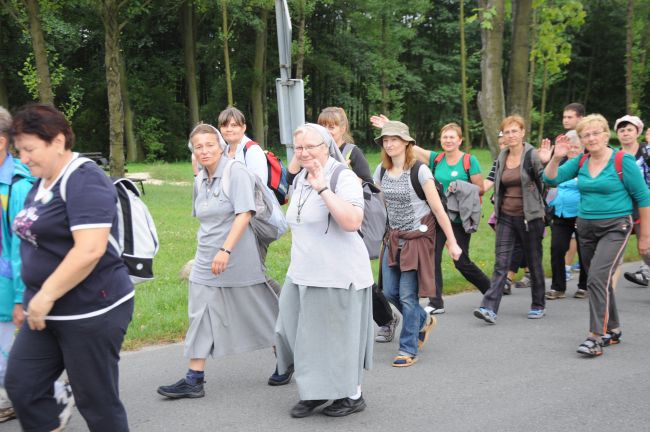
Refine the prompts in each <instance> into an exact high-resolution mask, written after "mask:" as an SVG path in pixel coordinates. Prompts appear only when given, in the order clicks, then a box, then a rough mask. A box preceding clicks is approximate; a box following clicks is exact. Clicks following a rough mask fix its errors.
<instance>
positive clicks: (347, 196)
mask: <svg viewBox="0 0 650 432" xmlns="http://www.w3.org/2000/svg"><path fill="white" fill-rule="evenodd" d="M293 136H294V146H295V147H294V150H295V159H296V161H297V162H298V163H299V164H300V166H301V167H302V168H303V170H302V171H301V172H300V173H299V174H298V176H297V178H296V180H295V182H294V191H293V194H292V196H291V201H290V202H289V208H288V209H287V222H288V223H289V226H290V228H291V235H292V242H291V263H290V264H289V269H288V270H287V276H286V279H285V281H284V286H283V287H282V292H281V294H280V313H279V316H278V321H277V324H276V337H275V340H276V344H275V345H276V350H277V356H278V372H279V373H280V374H284V373H286V371H287V370H289V368H290V367H291V365H294V368H295V377H296V385H297V386H298V393H299V395H300V401H299V402H298V403H297V404H296V405H295V406H294V407H293V408H292V409H291V416H292V417H306V416H308V415H311V414H312V413H313V411H314V410H315V409H316V408H317V407H318V406H320V405H323V404H324V403H326V402H327V401H328V400H332V399H333V400H334V402H333V403H332V404H331V405H329V406H327V407H326V408H325V409H324V410H323V414H325V415H328V416H332V417H342V416H346V415H349V414H352V413H355V412H359V411H362V410H363V409H364V408H365V407H366V404H365V401H364V399H363V397H362V395H361V382H362V379H363V369H364V368H366V369H367V368H369V367H370V365H371V361H372V344H373V332H374V327H373V324H372V289H371V287H372V284H373V282H374V281H373V275H372V270H371V268H370V260H369V259H368V251H367V249H366V246H365V245H364V243H363V240H362V239H361V237H360V236H359V234H358V233H357V230H358V229H359V228H360V227H361V222H362V220H363V206H364V201H363V190H362V188H361V183H360V182H359V180H358V178H357V176H356V175H355V174H354V173H353V172H352V170H349V169H345V168H346V165H345V160H344V158H343V156H342V155H341V153H340V152H339V149H338V147H337V145H336V143H335V141H334V139H333V138H332V136H331V135H330V133H329V132H328V131H327V129H325V128H324V127H322V126H320V125H317V124H313V123H307V124H305V125H304V126H301V127H299V128H298V129H296V131H295V132H294V134H293ZM335 172H337V173H338V180H337V181H336V183H335V184H336V185H335V186H334V184H331V183H330V179H331V177H332V175H333V174H334V173H335Z"/></svg>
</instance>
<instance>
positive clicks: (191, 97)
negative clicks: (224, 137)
mask: <svg viewBox="0 0 650 432" xmlns="http://www.w3.org/2000/svg"><path fill="white" fill-rule="evenodd" d="M181 9H182V14H181V15H182V19H183V23H182V25H181V28H182V33H183V35H182V37H183V54H184V55H183V59H184V60H185V88H186V91H187V104H188V111H189V114H190V115H189V121H190V128H192V127H194V125H196V124H197V123H198V122H199V95H198V92H197V85H196V41H195V36H194V34H195V32H194V3H193V2H192V0H185V1H184V2H183V4H182V6H181Z"/></svg>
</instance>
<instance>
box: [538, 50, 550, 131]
mask: <svg viewBox="0 0 650 432" xmlns="http://www.w3.org/2000/svg"><path fill="white" fill-rule="evenodd" d="M547 87H548V65H547V63H546V60H545V61H544V71H543V73H542V101H541V103H540V107H539V129H538V131H537V139H538V140H539V141H540V142H541V140H542V138H544V114H546V90H547Z"/></svg>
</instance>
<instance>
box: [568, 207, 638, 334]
mask: <svg viewBox="0 0 650 432" xmlns="http://www.w3.org/2000/svg"><path fill="white" fill-rule="evenodd" d="M577 225H578V232H579V233H580V248H581V250H582V259H583V262H584V266H585V270H586V271H587V287H588V290H589V330H590V331H591V332H592V333H595V334H599V335H603V334H605V333H606V332H607V330H612V329H617V328H618V327H619V326H620V325H621V324H620V321H619V318H618V309H617V308H616V298H615V296H614V288H613V286H612V277H613V276H614V273H615V272H616V269H617V268H618V265H619V263H620V262H621V258H622V257H623V254H624V253H625V246H626V245H627V241H628V240H629V238H630V233H631V232H632V218H631V217H630V216H625V217H618V218H612V219H595V220H589V219H580V218H578V223H577Z"/></svg>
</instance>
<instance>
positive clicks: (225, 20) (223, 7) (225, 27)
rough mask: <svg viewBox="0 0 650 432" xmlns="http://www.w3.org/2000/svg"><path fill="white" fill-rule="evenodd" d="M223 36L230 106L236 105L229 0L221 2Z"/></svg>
mask: <svg viewBox="0 0 650 432" xmlns="http://www.w3.org/2000/svg"><path fill="white" fill-rule="evenodd" d="M221 18H222V24H221V34H222V37H223V62H224V66H225V68H226V92H227V94H228V105H229V106H233V105H234V104H235V102H234V100H233V97H232V78H231V76H230V49H229V48H228V39H229V37H230V30H229V29H228V0H221Z"/></svg>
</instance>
